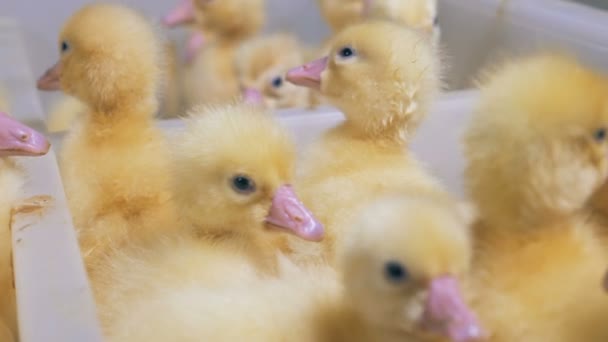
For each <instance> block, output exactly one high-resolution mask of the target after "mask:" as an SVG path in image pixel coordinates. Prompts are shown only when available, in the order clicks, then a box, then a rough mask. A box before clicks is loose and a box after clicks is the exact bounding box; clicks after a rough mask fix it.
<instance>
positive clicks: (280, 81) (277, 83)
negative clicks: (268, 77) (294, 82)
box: [272, 76, 283, 88]
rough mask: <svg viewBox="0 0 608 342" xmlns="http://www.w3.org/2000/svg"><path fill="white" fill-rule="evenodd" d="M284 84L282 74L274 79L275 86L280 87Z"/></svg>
mask: <svg viewBox="0 0 608 342" xmlns="http://www.w3.org/2000/svg"><path fill="white" fill-rule="evenodd" d="M282 85H283V78H282V77H281V76H277V77H275V78H273V79H272V86H273V87H275V88H280V87H281V86H282Z"/></svg>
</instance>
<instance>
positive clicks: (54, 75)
mask: <svg viewBox="0 0 608 342" xmlns="http://www.w3.org/2000/svg"><path fill="white" fill-rule="evenodd" d="M36 86H37V87H38V89H39V90H61V62H57V63H56V64H55V65H53V66H52V67H50V68H49V69H48V70H47V71H46V72H45V73H44V74H43V75H42V76H41V77H40V78H39V79H38V82H37V84H36Z"/></svg>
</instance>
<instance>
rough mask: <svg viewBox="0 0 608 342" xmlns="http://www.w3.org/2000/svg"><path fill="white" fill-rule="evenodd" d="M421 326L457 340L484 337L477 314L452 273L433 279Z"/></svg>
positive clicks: (476, 339)
mask: <svg viewBox="0 0 608 342" xmlns="http://www.w3.org/2000/svg"><path fill="white" fill-rule="evenodd" d="M422 326H423V328H425V329H428V330H430V331H432V332H434V333H438V334H440V335H443V336H445V337H448V338H449V339H450V340H451V341H454V342H471V341H480V340H483V339H484V337H485V333H484V331H483V330H482V328H481V325H480V323H479V322H478V320H477V317H476V316H475V314H474V313H473V311H472V310H471V309H469V307H468V306H467V305H466V304H465V302H464V300H463V298H462V294H461V292H460V289H459V286H458V280H456V278H454V277H451V276H441V277H437V278H435V279H433V280H432V281H431V283H430V285H429V292H428V297H427V301H426V305H425V308H424V313H423V316H422Z"/></svg>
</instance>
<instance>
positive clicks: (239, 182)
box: [230, 175, 255, 194]
mask: <svg viewBox="0 0 608 342" xmlns="http://www.w3.org/2000/svg"><path fill="white" fill-rule="evenodd" d="M230 182H231V185H232V189H234V191H236V192H238V193H240V194H250V193H252V192H254V191H255V183H254V182H253V180H252V179H251V178H249V177H247V176H245V175H236V176H234V177H232V180H231V181H230Z"/></svg>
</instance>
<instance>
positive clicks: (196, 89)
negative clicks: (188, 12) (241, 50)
mask: <svg viewBox="0 0 608 342" xmlns="http://www.w3.org/2000/svg"><path fill="white" fill-rule="evenodd" d="M193 5H194V10H195V13H196V14H195V19H196V25H197V27H198V28H199V29H201V30H202V31H203V32H212V33H213V37H214V38H213V41H211V42H209V43H206V44H205V48H204V49H202V50H201V51H200V53H198V54H197V56H196V58H194V60H193V61H192V63H191V64H189V65H187V66H185V67H184V71H183V87H182V88H183V91H184V97H185V102H186V106H188V107H189V108H190V107H193V106H196V105H197V104H203V103H205V104H209V103H214V104H218V103H224V104H225V103H229V102H230V101H232V100H233V98H235V97H237V96H238V95H239V90H240V88H239V83H238V79H237V74H236V69H235V65H234V60H235V57H236V51H237V49H238V47H239V46H240V44H241V43H242V42H243V41H245V40H246V39H248V38H250V37H251V36H253V35H255V34H256V33H257V32H258V31H259V30H260V29H261V28H262V25H263V24H264V20H265V11H264V5H265V0H223V1H212V0H194V1H193Z"/></svg>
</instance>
